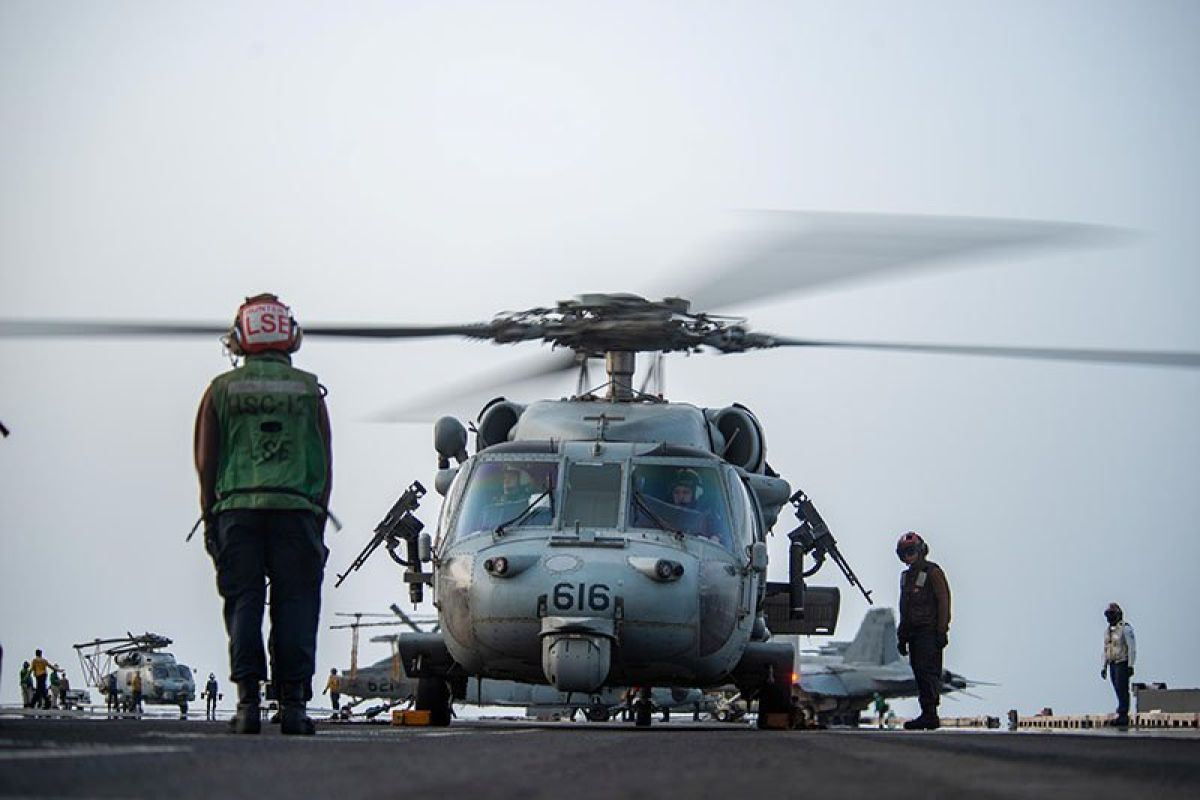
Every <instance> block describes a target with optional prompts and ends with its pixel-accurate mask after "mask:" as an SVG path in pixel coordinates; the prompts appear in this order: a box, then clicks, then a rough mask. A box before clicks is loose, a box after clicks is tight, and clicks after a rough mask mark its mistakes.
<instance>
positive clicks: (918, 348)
mask: <svg viewBox="0 0 1200 800" xmlns="http://www.w3.org/2000/svg"><path fill="white" fill-rule="evenodd" d="M769 338H770V339H771V340H772V342H773V345H774V346H775V347H827V348H842V349H846V350H893V351H898V352H902V353H940V354H946V355H964V356H998V357H1001V358H1031V359H1039V360H1044V361H1083V362H1090V363H1097V364H1135V365H1144V366H1157V367H1185V368H1193V369H1194V368H1196V367H1200V353H1195V352H1185V351H1170V350H1093V349H1078V348H1067V347H989V346H984V345H952V344H905V343H899V342H853V341H835V340H831V339H789V338H786V337H781V336H770V337H769Z"/></svg>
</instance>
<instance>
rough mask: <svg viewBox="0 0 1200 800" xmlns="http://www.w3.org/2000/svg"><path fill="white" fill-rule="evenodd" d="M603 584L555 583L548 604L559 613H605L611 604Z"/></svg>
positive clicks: (607, 590)
mask: <svg viewBox="0 0 1200 800" xmlns="http://www.w3.org/2000/svg"><path fill="white" fill-rule="evenodd" d="M608 592H609V588H608V586H607V585H606V584H603V583H593V584H592V585H591V586H588V585H587V584H586V583H566V582H563V583H556V584H554V592H553V593H552V594H551V595H550V602H551V603H553V605H554V607H555V608H556V609H558V610H559V611H607V610H608V608H609V606H610V605H611V604H612V601H611V599H610V598H609V595H608Z"/></svg>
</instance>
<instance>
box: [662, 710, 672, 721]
mask: <svg viewBox="0 0 1200 800" xmlns="http://www.w3.org/2000/svg"><path fill="white" fill-rule="evenodd" d="M662 721H663V722H670V721H671V709H669V708H664V709H663V710H662Z"/></svg>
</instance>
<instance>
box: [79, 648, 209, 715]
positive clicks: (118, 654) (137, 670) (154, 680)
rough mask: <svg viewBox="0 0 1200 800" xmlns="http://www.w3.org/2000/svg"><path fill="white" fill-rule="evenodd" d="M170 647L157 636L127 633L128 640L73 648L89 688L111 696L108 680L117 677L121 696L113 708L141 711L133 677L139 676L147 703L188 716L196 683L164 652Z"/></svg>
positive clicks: (188, 671)
mask: <svg viewBox="0 0 1200 800" xmlns="http://www.w3.org/2000/svg"><path fill="white" fill-rule="evenodd" d="M170 645H171V640H170V639H168V638H167V637H165V636H159V635H158V634H155V633H143V634H142V635H140V636H134V635H133V634H132V633H126V635H125V636H118V637H116V638H112V639H93V640H91V641H90V642H80V643H79V644H76V645H72V646H73V647H74V648H75V652H76V654H77V655H78V656H79V665H80V667H82V669H83V674H84V678H85V680H86V681H87V684H88V685H89V686H94V687H95V688H96V689H98V690H99V691H100V693H101V694H104V695H107V694H108V684H109V681H108V679H109V677H110V676H115V677H116V686H117V693H118V695H117V699H116V702H115V703H113V705H115V706H116V708H117V709H118V710H120V711H124V712H132V711H135V710H137V709H135V708H134V701H133V689H132V686H133V677H134V675H135V674H138V675H141V678H142V702H143V703H149V704H154V705H174V706H179V713H180V714H181V715H186V714H187V712H188V703H189V702H191V701H192V700H195V699H196V681H195V678H193V676H192V670H191V668H190V667H188V666H187V665H186V664H180V663H179V662H177V661H176V660H175V656H174V655H172V654H171V653H168V652H164V649H165V648H167V647H170ZM114 665H115V667H114Z"/></svg>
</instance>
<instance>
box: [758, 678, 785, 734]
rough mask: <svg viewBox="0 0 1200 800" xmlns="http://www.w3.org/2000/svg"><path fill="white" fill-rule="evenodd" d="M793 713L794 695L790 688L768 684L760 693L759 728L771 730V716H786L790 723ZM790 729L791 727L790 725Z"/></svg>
mask: <svg viewBox="0 0 1200 800" xmlns="http://www.w3.org/2000/svg"><path fill="white" fill-rule="evenodd" d="M791 712H792V693H791V690H790V689H789V687H787V686H780V685H778V684H774V683H768V684H767V685H766V686H764V687H763V688H762V690H761V691H760V692H759V693H758V727H759V728H771V727H772V726H771V725H768V724H767V722H768V719H769V718H770V716H774V715H778V714H786V715H788V717H789V723H790V718H791ZM788 727H791V725H790V724H789V725H788Z"/></svg>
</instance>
